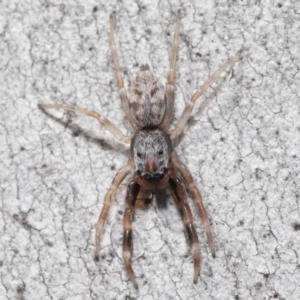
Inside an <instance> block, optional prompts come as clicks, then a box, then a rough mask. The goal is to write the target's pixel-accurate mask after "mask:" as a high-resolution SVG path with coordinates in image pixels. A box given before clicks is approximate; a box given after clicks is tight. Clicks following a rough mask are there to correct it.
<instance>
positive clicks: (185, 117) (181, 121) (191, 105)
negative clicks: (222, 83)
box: [168, 50, 241, 141]
mask: <svg viewBox="0 0 300 300" xmlns="http://www.w3.org/2000/svg"><path fill="white" fill-rule="evenodd" d="M240 56H241V50H240V51H238V52H237V53H236V54H235V55H234V56H233V57H231V58H229V59H228V60H227V61H226V62H225V64H224V65H223V66H221V67H220V68H219V69H218V70H217V71H216V72H215V73H214V74H213V75H212V76H211V77H210V78H208V80H207V81H206V82H205V83H204V84H203V85H202V86H201V87H200V89H199V90H198V91H197V92H196V93H195V94H194V95H193V96H192V98H191V99H190V101H189V102H188V103H187V104H186V106H185V108H184V110H183V112H182V114H181V116H180V118H179V119H178V121H177V124H176V126H175V128H174V129H172V130H170V131H169V132H168V133H169V135H170V136H171V139H172V141H174V140H175V139H176V138H177V137H178V136H179V135H180V134H181V133H182V131H183V129H184V127H185V125H186V123H187V121H188V119H189V117H190V115H191V112H192V110H193V108H194V105H195V103H196V101H197V100H198V99H199V98H200V97H201V96H202V94H203V93H204V92H205V91H206V90H207V89H208V88H209V87H210V86H211V85H212V84H213V83H214V82H215V81H216V80H217V79H218V78H219V76H220V75H221V74H222V73H223V72H224V71H225V70H226V69H227V68H228V67H230V66H231V65H232V64H234V63H235V62H236V61H237V60H238V59H239V58H240Z"/></svg>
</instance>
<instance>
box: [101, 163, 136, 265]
mask: <svg viewBox="0 0 300 300" xmlns="http://www.w3.org/2000/svg"><path fill="white" fill-rule="evenodd" d="M131 170H132V160H129V161H128V163H127V164H126V165H125V166H123V167H122V168H121V169H120V170H119V171H118V173H117V175H116V176H115V178H114V179H113V181H112V184H111V186H110V188H109V190H108V191H107V193H106V195H105V198H104V205H103V208H102V210H101V213H100V215H99V219H98V222H97V225H96V236H95V240H96V251H95V260H96V261H98V260H99V250H100V235H101V232H102V228H103V225H104V222H105V220H106V218H107V214H108V211H109V208H110V202H111V197H112V195H113V194H114V193H115V191H116V190H117V188H118V186H119V185H120V184H121V182H122V181H123V179H124V178H125V176H126V175H127V174H128V173H129V172H130V171H131Z"/></svg>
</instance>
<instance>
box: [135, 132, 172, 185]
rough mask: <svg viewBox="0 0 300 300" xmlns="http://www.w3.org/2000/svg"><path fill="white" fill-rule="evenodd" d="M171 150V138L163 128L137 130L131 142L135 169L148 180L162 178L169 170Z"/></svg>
mask: <svg viewBox="0 0 300 300" xmlns="http://www.w3.org/2000/svg"><path fill="white" fill-rule="evenodd" d="M171 151H172V142H171V139H170V137H169V136H168V135H167V134H166V133H165V132H163V131H162V130H160V129H154V130H147V129H146V130H141V131H139V132H137V133H136V134H135V135H134V136H133V139H132V142H131V156H132V158H133V160H134V166H135V171H136V172H137V174H138V175H139V176H141V177H143V178H145V179H148V180H153V179H159V178H161V177H162V176H163V175H164V174H165V173H166V172H167V171H168V167H169V163H170V158H171Z"/></svg>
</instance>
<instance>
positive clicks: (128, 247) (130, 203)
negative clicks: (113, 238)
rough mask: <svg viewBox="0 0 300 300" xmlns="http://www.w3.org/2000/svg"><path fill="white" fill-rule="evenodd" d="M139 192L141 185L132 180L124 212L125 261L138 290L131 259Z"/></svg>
mask: <svg viewBox="0 0 300 300" xmlns="http://www.w3.org/2000/svg"><path fill="white" fill-rule="evenodd" d="M139 191H140V185H139V184H138V183H137V182H136V181H135V180H132V181H131V182H130V183H129V184H128V187H127V194H126V209H125V211H124V217H123V226H124V232H123V260H124V264H125V268H126V271H127V273H128V275H129V277H130V279H131V281H132V283H133V285H134V287H135V288H136V289H137V288H138V284H137V282H136V280H135V276H134V272H133V270H132V267H131V260H130V259H131V256H132V215H133V211H134V205H135V202H136V199H137V196H138V194H139Z"/></svg>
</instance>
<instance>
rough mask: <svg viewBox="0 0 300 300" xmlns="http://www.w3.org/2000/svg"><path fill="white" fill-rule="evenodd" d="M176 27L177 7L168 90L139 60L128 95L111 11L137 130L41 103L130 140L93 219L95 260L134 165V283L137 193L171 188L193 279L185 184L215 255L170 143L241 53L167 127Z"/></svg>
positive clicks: (127, 237) (196, 195)
mask: <svg viewBox="0 0 300 300" xmlns="http://www.w3.org/2000/svg"><path fill="white" fill-rule="evenodd" d="M179 27H180V13H179V12H178V14H177V18H176V28H175V34H174V39H173V44H172V51H171V60H170V66H169V73H168V79H167V87H166V91H165V90H164V88H163V85H162V84H161V83H160V82H158V80H157V78H156V77H155V76H154V75H153V73H152V72H151V71H150V68H149V66H148V65H143V66H142V67H141V69H140V72H139V73H138V74H137V77H136V78H135V80H134V81H133V82H132V84H131V87H130V92H129V97H127V93H126V90H125V87H124V81H123V76H122V72H121V68H120V65H119V59H118V54H117V48H116V42H115V37H114V22H113V18H112V16H111V17H110V44H111V52H112V60H113V63H114V68H115V71H116V77H117V84H118V88H119V92H120V98H121V101H122V104H123V108H124V110H125V115H126V117H127V119H128V120H129V122H130V124H131V126H132V128H133V129H134V131H135V134H134V135H133V136H127V135H124V134H123V133H122V132H121V130H120V129H119V128H117V127H116V126H115V125H114V124H113V123H112V122H110V121H109V120H108V119H107V118H105V117H104V116H102V115H100V114H99V113H96V112H94V111H90V110H87V109H85V108H80V107H75V106H71V105H66V104H48V105H39V107H40V108H41V109H53V108H60V109H64V110H68V111H73V112H76V113H81V114H85V115H87V116H90V117H93V118H95V119H97V120H98V121H99V122H100V123H101V124H102V125H103V126H104V127H105V128H106V129H107V130H108V131H110V132H111V133H112V134H113V135H114V136H115V138H117V139H118V140H119V141H121V142H123V143H125V144H130V149H131V152H130V157H129V159H128V162H127V164H126V165H124V166H123V167H122V168H121V169H120V170H119V171H118V172H117V174H116V176H115V178H114V179H113V181H112V184H111V186H110V188H109V190H108V191H107V193H106V195H105V198H104V205H103V208H102V211H101V213H100V216H99V219H98V222H97V225H96V253H95V258H96V260H98V259H99V250H100V235H101V232H102V228H103V225H104V223H105V220H106V218H107V215H108V211H109V208H110V205H111V198H112V195H113V194H114V193H115V191H116V189H117V188H118V186H119V185H120V183H121V182H122V180H123V179H124V178H125V176H126V175H127V174H128V173H129V172H130V171H131V170H134V175H133V177H132V179H131V181H130V183H129V184H128V186H127V194H126V208H125V212H124V217H123V226H124V232H123V260H124V264H125V268H126V270H127V273H128V275H129V277H130V279H131V281H132V282H133V284H134V286H135V287H136V288H137V287H138V284H137V281H136V279H135V275H134V272H133V270H132V267H131V256H132V217H133V213H134V207H135V203H136V200H137V198H138V197H140V196H139V195H141V197H143V193H145V192H147V191H151V192H152V193H154V194H156V195H159V194H160V193H161V191H164V190H165V189H169V190H170V191H171V193H172V194H173V197H174V199H175V202H176V204H177V206H178V208H179V210H180V211H181V215H182V219H183V223H184V225H185V228H186V231H187V237H188V241H189V244H190V247H191V250H192V254H193V257H194V283H196V281H197V278H198V275H199V270H200V261H201V252H200V247H199V241H198V236H197V233H196V230H195V227H194V224H193V216H192V213H191V209H190V207H189V204H188V202H187V198H188V197H187V193H186V190H187V191H188V192H189V194H190V196H191V198H193V199H194V201H195V204H196V206H197V208H198V210H199V214H200V217H201V220H202V223H203V225H204V227H205V231H206V235H207V240H208V245H209V248H210V251H211V254H212V256H213V257H215V249H214V245H213V236H212V231H211V227H210V224H209V221H208V218H207V213H206V210H205V208H204V205H203V201H202V196H201V193H200V191H199V189H198V188H197V186H196V185H195V183H194V180H193V177H192V175H191V173H190V172H189V170H188V168H187V167H186V166H185V165H184V164H183V163H182V162H181V161H180V159H179V157H178V155H177V153H176V151H175V149H174V148H173V147H174V146H175V144H176V142H177V140H178V137H179V136H180V135H181V134H182V132H183V129H184V127H185V126H186V124H187V120H188V118H189V117H190V114H191V112H192V110H193V107H194V105H195V102H196V101H197V100H198V99H199V97H200V96H201V95H202V94H203V93H204V92H205V91H206V89H207V88H208V87H209V86H210V85H211V84H212V83H213V82H214V81H215V80H216V79H217V78H218V77H219V76H220V74H221V73H222V72H223V71H224V70H225V69H226V68H228V67H229V66H231V65H232V64H233V63H234V62H235V61H237V60H238V59H239V58H240V54H241V51H238V52H237V53H236V54H235V55H234V56H233V57H232V58H230V59H229V60H228V61H227V62H226V63H225V64H224V65H223V66H222V67H220V68H219V69H218V70H217V71H216V72H215V73H214V74H213V75H212V76H211V77H210V78H209V79H208V80H207V81H206V82H205V83H204V84H203V86H202V87H201V88H200V89H199V90H197V91H196V92H195V93H194V95H193V96H192V97H191V99H190V100H189V102H188V103H187V104H186V106H185V108H184V111H183V113H182V115H181V116H180V118H179V119H178V121H177V124H176V125H175V127H174V128H173V129H170V124H171V121H172V119H173V106H174V81H175V64H176V57H177V50H178V41H179Z"/></svg>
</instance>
